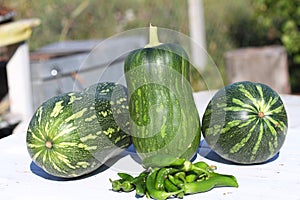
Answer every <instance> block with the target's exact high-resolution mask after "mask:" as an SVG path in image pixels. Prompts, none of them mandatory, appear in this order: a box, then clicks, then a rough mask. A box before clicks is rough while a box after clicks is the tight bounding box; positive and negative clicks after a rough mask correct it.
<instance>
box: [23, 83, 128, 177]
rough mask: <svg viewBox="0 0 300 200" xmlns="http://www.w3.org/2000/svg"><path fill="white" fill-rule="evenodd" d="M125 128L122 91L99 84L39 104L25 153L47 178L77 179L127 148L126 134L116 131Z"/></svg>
mask: <svg viewBox="0 0 300 200" xmlns="http://www.w3.org/2000/svg"><path fill="white" fill-rule="evenodd" d="M114 113H117V114H114ZM117 117H120V118H123V120H122V119H118V120H119V121H124V124H123V125H120V126H119V124H117V122H116V120H115V119H114V118H117ZM125 121H127V124H126V122H125ZM128 123H129V115H128V105H127V89H126V88H125V87H124V86H122V85H118V84H115V83H110V82H105V83H99V84H96V85H93V86H91V87H89V88H87V89H86V90H84V91H83V92H70V93H66V94H62V95H59V96H56V97H53V98H51V99H49V100H47V101H46V102H44V103H43V104H42V105H41V106H40V107H39V108H38V109H37V111H36V112H35V114H34V115H33V117H32V119H31V121H30V123H29V126H28V131H27V137H26V142H27V149H28V152H29V154H30V156H31V158H32V160H33V162H34V163H35V164H36V165H38V166H39V167H41V168H42V169H44V170H45V171H46V172H48V173H49V174H51V175H54V176H57V177H65V178H71V177H78V176H81V175H84V174H87V173H90V172H92V171H94V170H95V169H97V168H98V167H99V166H101V165H102V164H104V163H105V162H106V161H107V160H108V159H109V158H111V157H113V156H115V155H117V154H118V153H120V151H122V150H123V149H124V148H127V147H128V146H129V145H130V144H131V139H130V135H128V134H127V133H126V132H125V131H123V130H122V129H121V126H122V127H123V128H126V126H127V127H128V125H129V124H128Z"/></svg>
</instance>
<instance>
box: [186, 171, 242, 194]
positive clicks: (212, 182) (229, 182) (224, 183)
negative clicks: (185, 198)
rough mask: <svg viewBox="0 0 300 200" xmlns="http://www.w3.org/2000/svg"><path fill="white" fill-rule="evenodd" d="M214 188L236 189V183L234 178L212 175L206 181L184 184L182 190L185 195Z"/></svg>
mask: <svg viewBox="0 0 300 200" xmlns="http://www.w3.org/2000/svg"><path fill="white" fill-rule="evenodd" d="M214 187H238V183H237V181H236V178H235V177H234V176H231V175H222V174H216V173H213V174H212V175H211V177H209V178H208V179H206V180H203V181H199V182H197V181H196V182H192V183H186V184H185V185H184V186H183V189H184V193H185V194H194V193H200V192H207V191H209V190H211V189H213V188H214Z"/></svg>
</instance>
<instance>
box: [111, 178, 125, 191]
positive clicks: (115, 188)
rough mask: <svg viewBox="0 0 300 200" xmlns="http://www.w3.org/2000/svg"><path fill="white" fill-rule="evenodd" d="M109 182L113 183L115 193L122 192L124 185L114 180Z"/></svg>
mask: <svg viewBox="0 0 300 200" xmlns="http://www.w3.org/2000/svg"><path fill="white" fill-rule="evenodd" d="M109 181H110V182H111V185H112V190H113V191H120V190H121V185H122V183H121V181H120V180H115V181H113V180H111V179H109Z"/></svg>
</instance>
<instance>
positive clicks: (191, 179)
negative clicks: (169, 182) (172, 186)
mask: <svg viewBox="0 0 300 200" xmlns="http://www.w3.org/2000/svg"><path fill="white" fill-rule="evenodd" d="M198 176H199V175H198V174H197V173H196V172H193V171H191V172H189V173H188V174H187V175H186V176H185V181H186V182H187V183H191V182H194V181H196V179H197V178H198Z"/></svg>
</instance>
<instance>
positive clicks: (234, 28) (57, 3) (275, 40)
mask: <svg viewBox="0 0 300 200" xmlns="http://www.w3.org/2000/svg"><path fill="white" fill-rule="evenodd" d="M202 2H203V6H204V15H205V31H206V40H207V41H206V43H207V52H208V54H209V55H210V56H211V58H212V60H213V61H214V62H215V63H216V65H217V67H218V69H219V71H220V72H221V74H222V76H223V77H224V78H223V80H224V84H226V75H225V74H226V73H225V61H224V53H225V52H226V51H228V50H232V49H236V48H241V47H248V46H264V45H272V44H280V45H284V46H285V47H286V49H287V51H288V53H289V69H290V80H291V86H292V92H294V93H295V92H297V93H300V82H299V81H298V80H300V66H299V64H300V61H299V60H300V39H299V38H300V36H299V29H300V28H299V26H300V25H299V24H300V22H299V21H300V17H299V16H300V0H239V1H236V0H226V1H224V0H202ZM5 5H6V6H9V7H11V8H13V9H15V10H16V11H17V17H16V19H18V18H31V17H37V18H40V19H41V21H42V24H41V25H40V26H39V27H37V28H36V29H34V33H33V36H32V37H31V39H30V43H29V44H30V49H31V50H32V51H33V50H36V49H38V48H40V47H42V46H44V45H47V44H49V43H53V42H58V41H63V40H81V39H82V40H85V39H103V38H107V37H110V36H113V35H115V34H117V33H120V32H122V31H126V30H129V29H134V28H141V27H147V26H148V25H149V23H150V22H151V23H153V24H155V25H157V26H159V27H163V28H168V29H172V30H174V31H178V32H181V33H183V34H186V35H189V21H188V3H187V0H151V1H149V0H109V1H107V0H72V1H67V0H43V1H34V0H16V1H7V2H5ZM206 75H207V76H209V72H207V74H206ZM279 78H280V77H279ZM196 87H198V86H196ZM197 89H201V88H197Z"/></svg>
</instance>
